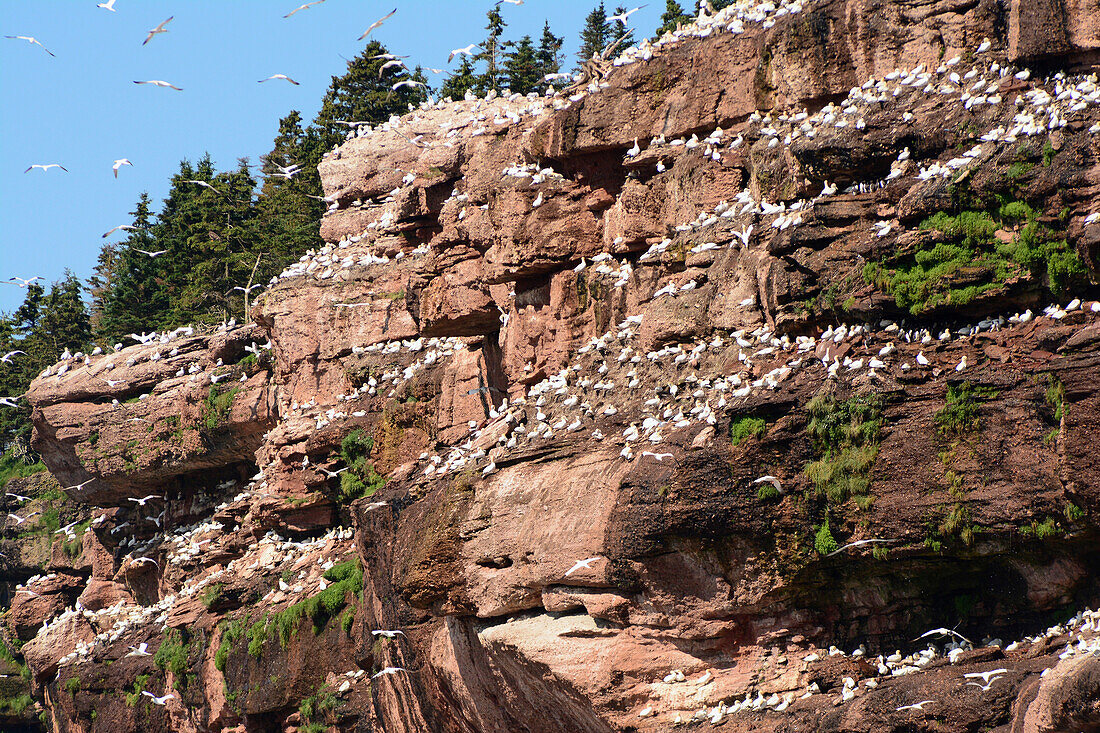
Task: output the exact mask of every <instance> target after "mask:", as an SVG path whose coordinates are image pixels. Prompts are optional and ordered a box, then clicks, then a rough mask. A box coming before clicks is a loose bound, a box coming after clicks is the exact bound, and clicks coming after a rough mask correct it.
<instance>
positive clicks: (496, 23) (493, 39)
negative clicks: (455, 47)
mask: <svg viewBox="0 0 1100 733" xmlns="http://www.w3.org/2000/svg"><path fill="white" fill-rule="evenodd" d="M485 17H486V18H487V19H488V21H489V22H488V25H486V26H485V30H487V31H489V35H488V36H487V37H486V38H485V40H484V41H482V42H481V51H479V52H478V54H477V55H476V56H474V61H477V62H481V63H484V64H485V71H484V72H483V73H482V74H481V76H480V77H478V80H477V86H476V87H475V88H474V91H475V92H477V93H478V94H481V95H484V94H485V93H486V92H488V91H489V90H490V89H495V90H497V91H500V79H501V68H500V67H501V61H502V54H503V51H504V42H503V41H501V39H500V37H501V36H502V35H504V26H505V25H506V24H505V22H504V18H502V17H501V16H500V6H499V5H497V6H496V7H494V8H491V9H490V10H489V12H488V13H486V14H485Z"/></svg>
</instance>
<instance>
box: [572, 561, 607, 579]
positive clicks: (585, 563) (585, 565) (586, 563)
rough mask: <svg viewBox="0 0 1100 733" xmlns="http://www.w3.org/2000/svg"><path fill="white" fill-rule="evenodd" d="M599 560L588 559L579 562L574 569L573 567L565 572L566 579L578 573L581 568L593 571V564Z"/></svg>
mask: <svg viewBox="0 0 1100 733" xmlns="http://www.w3.org/2000/svg"><path fill="white" fill-rule="evenodd" d="M599 559H600V558H598V557H589V558H586V559H584V560H578V561H577V564H576V565H574V566H573V567H571V568H569V569H568V570H567V571H565V577H567V578H568V577H569V576H570V575H572V574H573V573H575V572H577V571H578V570H580V569H581V568H584V569H585V570H591V569H592V563H594V562H596V561H597V560H599Z"/></svg>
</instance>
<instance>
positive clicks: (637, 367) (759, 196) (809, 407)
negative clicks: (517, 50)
mask: <svg viewBox="0 0 1100 733" xmlns="http://www.w3.org/2000/svg"><path fill="white" fill-rule="evenodd" d="M1098 18H1100V14H1098V12H1097V11H1096V10H1095V9H1093V8H1089V7H1086V6H1085V4H1083V3H1073V2H1068V1H1066V2H1063V1H1061V0H1044V1H1043V2H1034V3H1022V2H1021V3H1017V2H997V1H995V0H980V1H979V2H963V3H945V2H936V3H932V2H920V1H918V2H907V3H899V2H892V1H887V0H847V1H843V0H832V1H828V0H826V1H824V2H789V1H787V0H784V1H783V2H779V3H763V4H757V5H754V4H746V3H739V4H736V5H735V6H733V7H731V8H729V9H727V10H724V11H721V12H720V13H719V14H717V15H716V16H713V17H703V18H701V19H700V20H699V21H698V22H697V23H696V24H694V25H693V26H691V27H689V28H687V29H683V30H681V31H679V32H677V33H676V34H672V35H669V36H666V37H665V38H664V39H662V40H661V41H660V42H659V43H656V44H652V43H649V42H647V43H645V44H643V46H642V47H640V48H636V49H632V50H630V51H627V52H626V53H625V54H624V55H623V56H622V57H620V59H619V60H618V61H616V65H615V66H614V67H612V69H611V70H610V72H609V73H608V74H607V75H606V77H605V78H599V79H583V80H581V81H580V83H578V84H577V85H576V86H575V87H573V88H570V89H569V90H567V91H566V92H565V93H564V94H558V95H556V96H553V97H544V98H539V97H534V96H532V97H521V96H518V95H511V96H508V95H503V96H501V97H498V98H493V99H466V100H463V101H454V102H444V103H440V104H437V105H430V106H429V105H425V106H424V107H423V108H421V109H419V110H414V111H411V112H410V113H409V114H408V115H405V116H404V117H402V118H400V120H392V121H391V122H389V123H387V124H385V125H382V126H380V127H378V128H376V129H367V128H363V129H360V130H358V131H357V132H354V133H352V134H351V135H349V138H348V140H347V141H346V142H345V143H344V144H343V145H341V146H340V147H339V148H337V149H336V150H334V151H332V152H331V153H330V154H329V155H328V156H327V157H326V159H325V160H324V162H322V164H321V166H320V173H321V176H322V180H323V182H324V186H325V192H326V194H327V195H328V197H329V199H330V200H331V201H332V202H333V203H332V206H331V207H330V210H329V212H328V213H327V214H326V216H325V218H324V219H323V221H322V224H321V233H322V236H323V237H324V238H325V239H326V240H327V242H328V244H327V245H326V246H325V247H324V248H323V249H322V250H320V251H316V252H309V253H306V254H304V255H303V257H302V260H301V261H300V262H298V263H296V264H295V265H293V266H292V267H290V268H288V269H287V271H286V272H284V273H283V275H282V276H280V277H279V278H277V280H276V281H274V282H273V283H272V284H271V287H270V288H269V289H268V290H267V291H266V292H265V293H264V294H263V295H261V296H260V297H259V298H258V299H257V301H256V305H255V307H254V309H253V313H252V316H253V318H254V321H255V322H254V323H252V324H249V325H247V326H240V327H237V326H233V325H226V326H224V327H222V328H220V329H215V330H211V331H209V332H200V331H197V330H196V331H177V332H173V333H171V334H162V335H159V336H157V337H154V338H152V339H151V340H150V342H149V343H146V344H139V345H132V346H128V347H126V348H123V349H122V350H121V351H118V352H117V353H108V354H102V355H96V356H94V357H91V358H90V360H89V362H88V363H87V364H85V363H84V362H83V361H69V362H65V363H61V364H58V365H56V366H55V367H52V368H51V369H49V370H47V372H46V373H44V374H43V375H42V376H40V377H39V378H38V379H37V380H36V381H35V383H34V384H33V385H32V387H31V390H30V392H29V393H28V395H27V398H28V400H29V402H30V403H31V405H32V406H33V407H34V416H33V419H34V423H35V447H36V449H37V450H38V451H39V452H40V453H41V455H42V456H43V458H44V460H45V462H46V464H47V466H48V467H49V469H50V471H51V472H52V473H53V475H54V476H55V477H56V478H57V480H58V482H59V483H60V485H61V486H60V489H58V488H56V487H55V488H51V489H47V488H44V487H40V488H39V489H36V490H35V494H34V496H33V497H29V498H27V499H25V500H23V499H20V500H19V501H18V503H16V504H12V505H11V506H10V507H9V509H17V508H19V507H24V508H23V509H18V510H19V511H20V512H24V514H26V516H27V517H29V512H30V511H31V510H32V509H34V508H36V507H40V510H39V511H41V512H42V515H43V517H45V516H46V514H47V513H48V512H51V511H54V509H55V508H56V507H55V504H54V503H52V502H57V501H58V497H59V496H60V494H58V491H64V492H65V495H66V496H68V497H69V501H68V502H62V504H61V505H62V506H63V507H66V508H65V509H64V512H71V511H73V510H72V509H71V507H72V506H80V507H83V509H82V510H81V512H82V513H78V514H76V515H74V516H73V517H70V516H69V515H68V514H64V513H61V512H60V511H59V512H58V513H57V514H56V519H57V524H56V527H55V525H53V524H47V522H46V520H45V519H38V520H33V521H34V522H35V523H34V524H33V525H28V526H33V527H34V528H35V529H33V531H28V530H20V529H18V528H17V527H15V526H14V525H10V526H8V527H7V532H8V536H10V537H12V538H13V539H11V541H10V542H6V543H5V545H4V547H5V549H8V548H10V549H11V550H12V551H13V552H16V551H18V552H19V553H20V554H19V558H20V559H19V560H18V562H19V563H22V564H23V565H24V566H28V567H29V566H31V565H36V564H38V563H40V564H41V566H42V567H43V570H44V571H45V572H42V573H40V574H38V575H37V576H35V577H33V578H28V573H27V572H26V570H25V569H24V570H23V571H21V574H20V573H15V571H14V570H11V568H12V567H14V564H13V565H11V566H10V567H9V570H10V571H11V572H10V574H9V576H8V577H7V578H6V579H7V580H8V581H9V584H10V583H14V582H16V581H17V580H18V579H20V578H22V579H23V581H25V582H21V587H20V588H19V589H18V590H19V593H15V592H14V591H15V589H14V588H11V589H10V590H11V592H12V593H13V595H12V596H11V599H10V600H9V601H8V605H9V606H10V608H11V611H10V612H9V615H8V631H9V632H10V634H11V635H12V636H13V637H16V638H18V639H19V640H21V641H22V642H25V644H24V645H23V646H22V657H23V659H24V660H25V662H26V664H27V665H29V671H28V676H29V678H30V680H29V681H30V689H31V691H32V692H33V694H34V696H35V699H36V700H37V701H38V704H39V705H41V706H42V707H43V710H44V712H45V715H44V717H45V718H46V719H47V720H48V722H49V724H50V725H51V726H52V727H53V729H55V730H66V731H68V730H72V731H78V730H80V731H92V730H111V731H114V732H121V731H152V730H173V731H210V730H220V731H267V730H320V729H324V728H326V727H327V728H334V729H337V730H341V731H353V730H354V731H360V730H361V731H368V730H369V731H383V730H384V731H407V732H409V733H412V732H413V731H446V732H448V733H452V732H454V733H458V732H463V731H469V732H471V733H473V732H475V731H500V732H502V733H503V732H505V731H508V732H511V731H530V732H536V731H539V732H541V731H546V732H548V733H549V732H550V731H555V732H556V731H663V730H670V729H672V728H674V727H681V726H685V727H686V726H699V727H703V726H705V727H707V728H711V727H713V728H716V729H718V730H728V731H750V730H752V731H772V730H774V731H796V730H797V731H818V730H820V731H897V732H900V731H938V732H942V731H960V732H961V731H975V730H989V731H993V730H996V731H1061V730H1085V729H1089V730H1091V729H1095V726H1096V725H1097V724H1098V715H1100V709H1098V707H1097V702H1096V701H1097V699H1098V698H1100V687H1098V684H1100V683H1098V679H1100V677H1098V672H1097V665H1096V660H1097V658H1098V654H1100V614H1098V613H1097V612H1095V611H1090V610H1088V609H1090V608H1098V607H1100V582H1098V580H1100V574H1098V572H1097V570H1098V568H1100V551H1098V549H1097V548H1098V545H1097V538H1098V531H1097V530H1098V526H1097V521H1096V520H1097V516H1100V514H1098V513H1100V459H1098V458H1097V450H1096V447H1097V446H1098V445H1100V304H1098V303H1097V300H1096V297H1097V295H1098V291H1097V289H1096V282H1097V276H1098V274H1100V224H1096V223H1094V222H1095V221H1096V216H1097V214H1096V212H1097V211H1098V209H1097V207H1096V205H1095V203H1094V201H1095V199H1096V196H1097V193H1098V189H1097V185H1098V184H1097V181H1098V180H1100V144H1098V143H1097V139H1098V138H1097V132H1098V131H1100V88H1098V87H1097V82H1096V79H1095V76H1085V75H1084V74H1088V73H1091V71H1092V64H1093V63H1094V61H1095V56H1094V54H1095V50H1096V48H1097V45H1098V43H1100V36H1098V34H1100V30H1098V21H1097V19H1098ZM960 258H961V259H960ZM937 268H938V269H937ZM43 497H46V498H43ZM51 497H52V498H51ZM49 516H50V517H51V518H53V517H54V516H55V515H54V514H50V515H49ZM20 519H23V515H20ZM70 519H75V520H76V521H75V522H74V524H73V525H71V526H69V527H68V528H67V529H66V528H65V524H66V523H67V522H68V521H69V520H70ZM28 521H31V520H28ZM51 521H52V519H51ZM55 535H56V536H55ZM35 543H37V545H36V544H35ZM43 543H45V547H39V546H38V545H42V544H43ZM32 550H33V552H32ZM34 553H37V554H34ZM32 559H34V560H33V563H32V562H31V560H32ZM13 562H15V561H13ZM7 590H9V588H8V587H5V592H7ZM930 630H931V631H930ZM1090 726H1092V727H1091V728H1090Z"/></svg>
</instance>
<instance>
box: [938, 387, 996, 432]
mask: <svg viewBox="0 0 1100 733" xmlns="http://www.w3.org/2000/svg"><path fill="white" fill-rule="evenodd" d="M996 396H997V391H996V390H994V389H992V388H989V387H982V386H980V385H974V384H972V383H970V382H963V383H962V384H959V385H954V384H949V385H947V404H945V405H944V406H943V407H942V408H941V409H940V410H939V411H937V412H936V414H935V418H934V419H935V421H936V431H937V432H938V433H939V434H940V435H941V436H943V437H951V436H963V435H966V434H968V433H974V432H977V431H978V430H979V429H981V426H982V419H981V415H980V414H979V411H980V409H981V404H982V402H984V401H985V400H988V399H991V398H993V397H996Z"/></svg>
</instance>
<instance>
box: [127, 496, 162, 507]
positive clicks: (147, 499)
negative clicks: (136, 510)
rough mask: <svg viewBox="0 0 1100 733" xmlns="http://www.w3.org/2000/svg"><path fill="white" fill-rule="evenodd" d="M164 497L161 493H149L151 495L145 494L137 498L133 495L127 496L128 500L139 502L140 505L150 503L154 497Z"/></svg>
mask: <svg viewBox="0 0 1100 733" xmlns="http://www.w3.org/2000/svg"><path fill="white" fill-rule="evenodd" d="M163 498H164V497H163V496H161V495H160V494H149V496H143V497H141V498H140V499H135V498H134V497H132V496H128V497H126V500H127V501H134V502H137V505H138V506H145V505H146V504H148V503H149V502H150V501H152V500H153V499H163Z"/></svg>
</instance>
